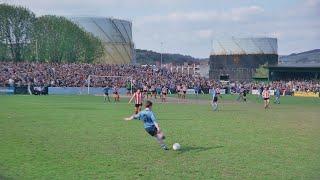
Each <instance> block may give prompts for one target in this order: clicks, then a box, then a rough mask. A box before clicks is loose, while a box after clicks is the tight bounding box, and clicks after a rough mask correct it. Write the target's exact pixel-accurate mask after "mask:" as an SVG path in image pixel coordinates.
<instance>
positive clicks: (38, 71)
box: [0, 62, 320, 92]
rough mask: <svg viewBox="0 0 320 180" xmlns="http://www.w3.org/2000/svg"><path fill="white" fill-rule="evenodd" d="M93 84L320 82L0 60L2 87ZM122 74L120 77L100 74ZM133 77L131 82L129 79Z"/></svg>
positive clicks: (314, 87) (285, 87) (315, 86)
mask: <svg viewBox="0 0 320 180" xmlns="http://www.w3.org/2000/svg"><path fill="white" fill-rule="evenodd" d="M89 75H94V76H91V78H90V86H92V87H106V86H109V87H113V86H117V87H128V83H131V82H132V83H133V86H134V87H143V86H144V85H147V86H166V87H168V88H169V89H171V90H175V88H176V87H177V86H179V85H185V86H187V87H188V88H195V89H198V90H205V91H208V89H210V88H211V87H212V86H213V85H214V86H219V87H220V88H226V87H228V88H229V89H230V91H231V92H238V91H240V90H241V89H246V90H249V91H250V90H253V89H260V88H261V87H269V88H270V89H274V88H276V87H277V88H280V89H282V91H287V92H294V91H306V92H308V91H311V92H317V91H319V88H320V83H319V81H286V82H285V81H274V82H267V83H266V82H230V83H228V84H223V83H221V82H217V81H214V80H209V79H207V78H204V77H201V76H200V75H190V74H189V75H188V74H186V73H181V72H180V73H178V72H171V71H169V70H167V69H158V68H156V67H154V66H139V65H107V64H86V63H69V64H67V63H64V64H60V63H38V62H0V87H3V86H23V85H32V86H42V87H43V86H51V87H86V86H87V85H88V77H89ZM99 76H121V77H113V78H111V77H99ZM131 80H132V81H131Z"/></svg>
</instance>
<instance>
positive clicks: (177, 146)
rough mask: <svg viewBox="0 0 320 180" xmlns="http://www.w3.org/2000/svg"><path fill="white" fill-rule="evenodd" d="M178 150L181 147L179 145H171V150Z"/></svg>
mask: <svg viewBox="0 0 320 180" xmlns="http://www.w3.org/2000/svg"><path fill="white" fill-rule="evenodd" d="M180 148H181V146H180V144H179V143H174V144H173V145H172V149H173V150H175V151H177V150H179V149H180Z"/></svg>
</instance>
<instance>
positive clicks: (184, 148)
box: [179, 145, 224, 153]
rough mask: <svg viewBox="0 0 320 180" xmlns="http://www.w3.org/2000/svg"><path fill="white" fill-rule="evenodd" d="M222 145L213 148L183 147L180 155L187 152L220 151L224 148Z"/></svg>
mask: <svg viewBox="0 0 320 180" xmlns="http://www.w3.org/2000/svg"><path fill="white" fill-rule="evenodd" d="M223 147H224V146H222V145H217V146H212V147H194V146H183V147H182V148H181V149H180V150H179V152H180V153H186V152H196V153H197V152H202V151H208V150H211V149H218V148H223Z"/></svg>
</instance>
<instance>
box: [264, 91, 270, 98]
mask: <svg viewBox="0 0 320 180" xmlns="http://www.w3.org/2000/svg"><path fill="white" fill-rule="evenodd" d="M262 96H263V98H270V93H269V90H264V91H263V92H262Z"/></svg>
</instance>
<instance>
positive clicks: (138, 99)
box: [129, 89, 143, 114]
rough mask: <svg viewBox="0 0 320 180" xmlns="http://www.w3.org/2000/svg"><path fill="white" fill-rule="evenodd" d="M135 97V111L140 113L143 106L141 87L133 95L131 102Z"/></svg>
mask: <svg viewBox="0 0 320 180" xmlns="http://www.w3.org/2000/svg"><path fill="white" fill-rule="evenodd" d="M133 99H134V107H135V110H134V113H135V114H138V113H139V112H140V111H141V107H142V101H143V95H142V92H141V90H140V89H138V90H137V91H136V92H135V93H134V94H133V95H132V97H131V99H130V100H129V104H130V103H131V101H132V100H133Z"/></svg>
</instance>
